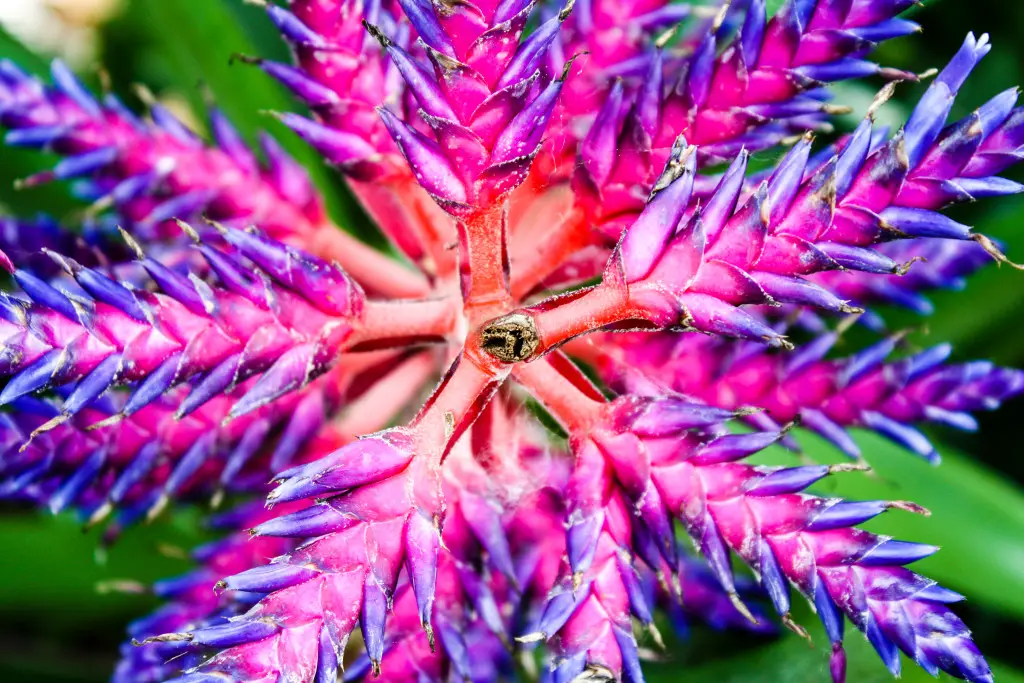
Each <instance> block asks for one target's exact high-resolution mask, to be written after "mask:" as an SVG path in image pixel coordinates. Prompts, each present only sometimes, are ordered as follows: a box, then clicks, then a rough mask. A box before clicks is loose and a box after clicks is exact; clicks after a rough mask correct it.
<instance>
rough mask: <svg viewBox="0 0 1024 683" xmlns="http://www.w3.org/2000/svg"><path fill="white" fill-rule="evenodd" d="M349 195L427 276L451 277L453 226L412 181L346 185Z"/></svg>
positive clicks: (454, 257)
mask: <svg viewBox="0 0 1024 683" xmlns="http://www.w3.org/2000/svg"><path fill="white" fill-rule="evenodd" d="M348 184H349V187H350V188H351V190H352V193H353V194H354V195H355V196H356V198H357V199H359V202H360V203H361V204H362V206H363V208H364V209H365V210H366V212H367V213H368V214H370V217H371V218H373V219H374V221H375V222H376V223H377V225H379V226H380V227H381V230H382V231H383V232H384V234H385V235H387V237H388V239H390V240H391V242H392V243H393V244H394V245H395V246H396V247H398V249H400V250H401V251H402V252H404V253H405V254H406V255H407V256H408V257H409V258H410V259H412V260H413V261H414V262H416V263H417V264H419V266H420V268H422V269H423V271H424V272H426V273H427V274H429V275H431V276H434V277H438V278H444V277H447V276H450V275H452V274H454V272H455V268H456V253H455V250H454V249H453V248H452V245H454V243H455V240H456V234H455V223H454V221H453V220H452V218H451V217H450V216H449V215H448V214H446V213H445V212H444V211H443V210H442V209H441V208H440V207H439V206H438V205H437V203H436V202H434V200H433V199H431V198H430V197H429V196H428V195H427V194H426V192H424V191H423V188H421V187H420V186H419V185H418V184H416V182H415V181H414V180H413V179H412V178H395V179H391V180H387V181H384V182H377V183H361V182H357V181H352V180H350V181H349V183H348Z"/></svg>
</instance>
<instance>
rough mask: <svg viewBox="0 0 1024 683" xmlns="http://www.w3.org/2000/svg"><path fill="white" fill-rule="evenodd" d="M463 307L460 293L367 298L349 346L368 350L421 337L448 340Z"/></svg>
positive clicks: (412, 340) (412, 341)
mask: <svg viewBox="0 0 1024 683" xmlns="http://www.w3.org/2000/svg"><path fill="white" fill-rule="evenodd" d="M460 308H461V302H460V301H459V300H458V298H456V297H444V298H438V299H421V300H416V301H367V302H366V304H365V308H364V309H363V312H362V315H361V316H360V320H359V324H358V326H357V328H356V330H355V332H354V334H353V336H352V338H351V339H350V340H349V344H348V346H349V348H350V349H352V350H355V351H366V350H373V349H379V348H387V347H391V346H406V345H408V344H410V343H414V342H419V341H423V342H428V341H444V340H445V339H447V338H448V335H449V334H450V333H451V332H452V331H453V330H454V329H455V327H456V323H457V320H458V316H459V312H460Z"/></svg>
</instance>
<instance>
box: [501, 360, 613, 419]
mask: <svg viewBox="0 0 1024 683" xmlns="http://www.w3.org/2000/svg"><path fill="white" fill-rule="evenodd" d="M512 377H513V378H514V379H515V380H516V381H517V382H519V383H520V384H522V385H523V387H525V388H526V390H527V391H529V392H530V394H531V395H532V396H533V397H534V398H536V399H537V400H538V401H540V402H541V403H542V404H544V407H545V408H547V409H548V410H549V411H550V412H551V414H552V415H554V417H555V419H557V420H558V421H559V422H560V423H562V426H563V427H565V428H566V429H567V430H568V431H572V432H580V431H585V430H586V429H587V428H588V427H589V426H590V425H591V424H593V423H594V421H596V420H598V419H599V418H600V417H601V415H602V414H603V413H602V409H603V407H604V405H605V398H604V396H602V395H601V392H600V391H598V389H597V387H595V386H594V385H593V383H592V382H591V381H590V380H589V379H587V377H586V376H585V375H584V374H583V373H582V372H581V371H580V369H579V368H578V367H576V366H575V365H574V364H573V362H572V361H570V360H569V359H568V358H566V357H565V356H564V355H563V354H561V353H558V352H555V353H552V354H549V355H548V356H546V357H544V358H538V359H537V360H535V361H533V362H530V363H520V364H518V365H516V366H515V367H514V368H513V370H512Z"/></svg>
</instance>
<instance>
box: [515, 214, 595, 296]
mask: <svg viewBox="0 0 1024 683" xmlns="http://www.w3.org/2000/svg"><path fill="white" fill-rule="evenodd" d="M551 201H552V202H553V203H552V204H546V203H545V205H544V206H543V207H540V208H541V209H542V213H541V215H540V216H539V217H537V218H538V220H536V222H533V223H531V225H530V227H529V229H525V230H523V231H521V232H520V233H519V234H516V236H515V239H514V240H513V242H512V258H511V260H512V296H513V297H515V298H516V299H517V300H520V299H522V298H523V297H525V296H526V295H528V294H529V293H530V292H532V291H533V290H534V289H535V288H536V287H537V285H539V284H540V283H541V282H543V281H544V278H545V277H547V276H548V275H550V274H551V273H553V272H554V271H555V270H557V269H558V267H559V266H560V265H562V264H563V263H564V262H565V261H566V259H568V258H569V257H570V256H572V255H573V254H575V253H576V252H577V251H579V250H580V249H582V248H583V247H585V246H587V245H588V244H589V243H590V242H591V241H592V240H593V236H592V235H591V231H590V227H589V226H588V224H587V221H586V216H585V215H584V213H583V212H582V211H581V210H580V209H578V208H573V209H570V210H569V211H568V212H567V213H566V212H565V207H564V206H563V205H562V204H561V203H559V204H554V202H555V199H552V200H551ZM537 203H539V202H537ZM533 219H534V217H533V216H531V220H533Z"/></svg>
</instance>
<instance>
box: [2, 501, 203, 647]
mask: <svg viewBox="0 0 1024 683" xmlns="http://www.w3.org/2000/svg"><path fill="white" fill-rule="evenodd" d="M199 512H200V511H199V510H196V509H194V508H193V509H189V510H185V511H183V512H179V513H178V514H177V515H176V516H175V517H174V519H173V521H172V522H171V523H159V524H154V525H153V526H136V527H132V528H130V529H128V530H127V531H126V532H125V533H124V535H123V536H122V537H121V538H120V539H118V541H117V542H116V543H115V544H114V546H113V547H112V548H110V549H109V550H107V551H105V552H100V551H99V543H100V541H99V538H98V536H97V534H96V533H95V532H94V533H92V534H84V533H82V527H81V525H80V524H79V523H78V522H77V521H76V520H75V519H74V518H73V517H72V516H71V515H61V516H58V517H49V516H45V515H42V514H24V515H15V514H7V515H5V516H4V520H3V524H0V547H4V548H8V549H10V553H13V554H12V555H10V557H11V558H15V557H16V561H11V562H4V563H0V613H5V614H12V613H25V614H31V613H39V614H40V615H41V616H44V617H48V618H50V619H54V618H56V615H58V614H59V615H60V617H59V619H57V621H58V622H59V623H55V624H54V625H53V626H52V627H51V629H50V630H53V631H60V630H67V629H75V628H79V627H81V626H83V625H86V624H88V623H89V622H90V621H92V620H95V619H100V618H103V619H108V618H110V617H111V615H113V616H114V618H117V617H118V616H120V617H121V618H131V617H135V616H138V615H140V614H144V613H145V612H146V611H147V610H148V609H149V608H150V607H152V606H153V605H154V604H155V602H154V600H153V598H151V597H148V596H140V595H126V594H122V593H118V592H113V593H107V594H100V593H99V592H97V584H98V583H99V582H103V581H111V580H120V579H126V580H131V581H137V582H140V583H142V584H143V585H149V584H150V583H152V582H153V581H155V580H157V579H159V578H164V577H167V576H173V575H175V574H180V573H182V572H185V571H187V570H189V569H190V568H191V567H192V566H193V565H192V563H191V562H188V561H182V560H178V559H171V558H168V557H165V556H163V555H161V554H160V553H158V552H157V548H158V547H159V546H160V545H162V544H169V545H173V546H177V547H181V548H192V547H194V546H196V545H198V544H199V543H200V542H202V541H205V540H207V539H208V538H209V536H208V535H206V534H204V533H201V532H200V531H198V530H199V529H200V520H199ZM98 557H102V558H103V561H97V559H94V558H98Z"/></svg>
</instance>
